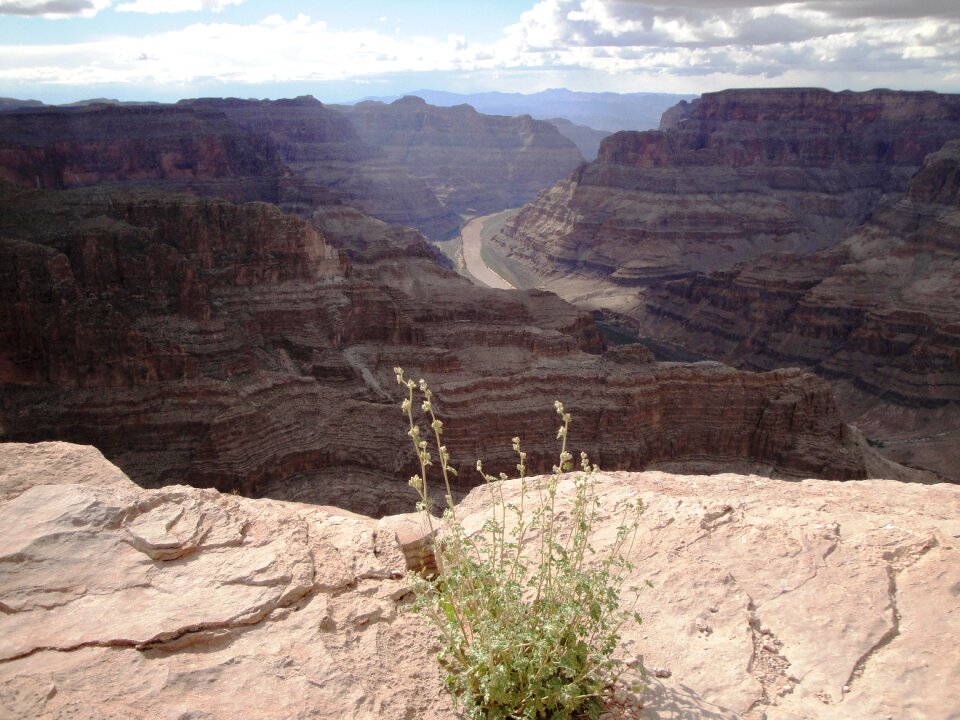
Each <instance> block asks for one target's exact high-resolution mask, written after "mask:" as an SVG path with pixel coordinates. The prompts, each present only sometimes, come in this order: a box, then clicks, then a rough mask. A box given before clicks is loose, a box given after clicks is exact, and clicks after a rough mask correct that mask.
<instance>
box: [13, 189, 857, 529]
mask: <svg viewBox="0 0 960 720" xmlns="http://www.w3.org/2000/svg"><path fill="white" fill-rule="evenodd" d="M603 351H604V342H603V339H602V337H601V336H600V334H599V332H598V330H597V327H596V326H595V325H594V323H593V322H592V320H591V319H590V317H589V316H588V315H585V314H583V313H582V312H581V311H578V310H576V309H575V308H573V307H572V306H570V305H568V304H567V303H565V302H563V301H561V300H560V299H559V298H557V297H556V296H555V295H553V294H551V293H547V292H543V291H524V292H511V291H493V290H487V289H483V288H478V287H475V286H473V285H472V284H470V283H469V282H468V281H467V280H465V279H463V278H461V277H459V276H457V275H455V274H454V273H452V272H451V271H448V270H445V269H444V268H443V267H441V266H440V265H438V264H437V263H436V261H435V259H434V255H433V251H432V250H431V248H430V247H429V245H428V244H427V243H426V242H425V241H424V240H423V238H422V236H420V235H418V234H416V233H414V232H413V231H410V230H404V229H402V228H397V227H393V226H387V225H384V224H383V223H380V222H378V221H376V220H373V219H370V218H366V217H365V216H363V215H361V214H359V213H357V212H356V211H354V210H351V209H349V208H346V207H342V206H341V207H337V208H333V209H331V210H330V211H329V212H327V211H318V212H317V213H316V214H315V216H314V218H313V224H312V225H310V224H307V223H306V222H304V221H303V220H300V219H299V218H296V217H294V216H290V215H286V214H284V213H282V212H281V211H280V210H278V209H277V208H276V207H274V206H271V205H267V204H264V203H253V204H248V205H241V206H235V205H231V204H229V203H226V202H223V201H212V200H205V199H201V198H197V197H193V196H176V195H166V194H161V193H157V192H155V191H134V190H126V191H123V192H117V191H115V190H111V191H109V192H108V191H106V190H104V189H102V188H96V187H95V188H86V189H80V190H71V191H63V192H53V193H51V192H40V191H26V190H20V189H16V188H12V187H10V186H7V187H6V188H5V190H4V192H3V202H2V203H0V390H2V391H0V431H2V433H3V437H4V438H5V439H8V440H18V441H34V440H42V439H66V440H71V441H75V442H82V443H88V444H93V445H96V446H97V447H99V448H101V449H102V450H103V451H104V452H105V453H106V455H107V456H108V457H109V458H110V459H111V460H113V461H114V462H116V463H117V464H118V465H120V466H121V467H122V468H123V469H124V471H126V472H127V473H128V474H129V475H130V476H131V477H133V478H134V479H135V480H136V481H137V482H139V483H141V484H142V485H144V486H148V487H156V486H159V485H166V484H173V483H189V484H192V485H197V486H214V487H217V488H220V489H221V490H239V491H241V492H243V493H244V494H252V495H257V494H261V495H262V494H267V495H270V496H273V497H280V498H294V499H303V500H310V501H313V502H319V503H321V504H333V503H336V504H338V505H341V506H343V507H349V508H351V509H356V510H362V511H364V512H366V513H368V514H382V513H386V512H395V511H397V509H398V508H402V507H407V506H408V505H409V502H410V497H411V493H412V491H411V490H410V489H409V488H407V487H406V484H405V482H404V481H403V478H406V477H409V476H410V474H412V472H413V463H412V460H413V458H412V457H411V456H410V454H409V453H408V452H407V450H408V448H407V444H408V439H407V438H406V437H405V435H404V427H403V422H402V417H401V415H400V413H399V409H398V406H397V403H398V401H399V392H398V388H397V387H396V384H395V379H394V375H393V367H394V366H396V365H401V366H403V367H405V368H407V370H408V371H409V372H410V373H411V374H412V375H414V376H423V377H426V378H427V379H428V380H429V381H430V382H431V384H432V385H433V386H434V388H435V390H437V391H438V393H439V394H440V398H441V400H439V401H438V408H439V410H440V411H441V414H442V416H443V417H444V420H445V421H446V422H447V423H448V428H449V431H448V432H449V443H448V444H449V446H450V449H451V452H452V453H453V456H454V458H456V460H457V461H458V462H459V463H461V464H462V466H461V469H462V470H463V472H462V478H463V480H462V484H461V486H460V490H462V491H465V490H467V489H468V488H469V487H470V486H472V485H473V483H474V480H473V477H474V475H475V473H474V472H472V471H471V468H472V466H473V464H474V462H475V460H476V459H477V457H478V456H482V457H484V458H485V460H487V461H488V463H489V465H490V468H491V469H494V470H499V469H505V470H506V469H509V468H511V467H512V466H513V465H514V462H515V461H514V460H513V459H512V458H511V457H510V456H509V453H510V450H509V448H510V443H509V439H510V437H512V436H513V435H514V434H516V433H517V432H521V431H522V432H523V434H524V436H525V442H526V444H527V445H528V447H527V450H528V451H529V453H530V463H529V464H530V466H531V467H532V468H539V469H546V468H549V467H550V466H551V465H552V462H553V460H552V456H553V454H554V447H553V445H554V443H553V440H552V438H553V436H554V434H555V428H553V417H552V403H553V401H554V400H555V399H562V400H564V401H565V402H566V403H567V405H568V406H569V407H570V409H571V411H572V412H573V413H574V414H575V415H577V417H579V418H582V419H583V420H582V422H581V424H580V425H578V427H577V430H576V433H577V437H578V438H579V442H581V443H583V447H584V449H586V450H588V451H590V452H591V453H592V454H593V455H594V456H595V457H596V458H597V459H598V461H600V462H602V463H604V465H605V466H606V467H608V468H611V469H637V468H642V467H647V466H650V465H651V464H656V463H666V462H672V463H679V464H680V465H678V467H686V466H689V467H696V468H700V469H703V468H706V469H709V470H711V471H716V470H718V469H722V468H730V467H740V466H741V465H742V466H743V467H747V468H754V469H762V470H763V471H765V472H766V471H769V472H775V473H781V474H785V475H793V476H796V475H810V474H814V475H820V476H823V477H830V478H836V479H847V478H856V477H864V476H865V475H866V474H867V473H868V466H867V458H866V456H865V455H864V452H863V450H862V449H861V448H860V447H859V446H858V445H857V443H856V442H855V438H853V437H851V436H850V434H849V433H848V432H847V431H846V429H845V428H844V426H843V424H842V423H841V422H840V421H839V418H838V416H837V414H836V409H835V405H834V401H833V398H832V396H831V394H830V391H829V388H828V386H827V385H826V383H824V382H823V381H819V380H816V379H814V378H812V377H811V376H809V375H805V374H803V373H799V372H794V371H776V372H772V373H766V374H760V375H755V374H749V373H741V372H736V371H733V370H729V369H726V368H723V367H721V366H718V365H709V364H707V365H702V364H700V365H697V364H693V365H689V364H686V365H685V364H664V365H657V364H654V363H652V362H651V361H650V358H649V357H648V356H647V355H646V354H643V353H637V352H636V351H631V350H629V349H627V350H620V351H611V352H608V353H606V354H603ZM684 464H686V465H684Z"/></svg>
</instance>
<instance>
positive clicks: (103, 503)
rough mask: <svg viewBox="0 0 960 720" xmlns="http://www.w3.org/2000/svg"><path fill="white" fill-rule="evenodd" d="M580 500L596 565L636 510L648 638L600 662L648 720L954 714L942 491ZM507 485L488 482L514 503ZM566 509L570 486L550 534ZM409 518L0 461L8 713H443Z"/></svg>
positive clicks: (39, 459)
mask: <svg viewBox="0 0 960 720" xmlns="http://www.w3.org/2000/svg"><path fill="white" fill-rule="evenodd" d="M598 483H599V488H600V490H601V493H600V496H599V500H600V506H599V508H598V520H597V522H596V524H595V526H594V533H593V535H592V537H591V541H590V542H591V545H592V546H594V547H596V548H597V549H598V551H600V552H602V551H603V550H604V549H605V548H607V547H609V546H610V544H611V542H612V541H613V538H614V537H615V535H616V532H617V528H616V525H617V519H618V517H619V514H620V508H621V507H622V503H624V502H625V501H631V502H633V501H636V500H637V499H638V498H639V499H640V500H642V501H643V504H644V506H645V508H646V510H645V512H644V514H643V515H642V516H641V518H640V531H639V532H640V535H639V537H638V541H637V542H636V543H635V544H634V545H633V546H632V549H631V553H630V555H629V560H631V561H632V563H633V565H634V570H633V575H632V576H631V577H630V578H629V580H628V582H627V583H626V584H627V586H633V585H636V586H639V587H640V588H642V589H641V590H640V591H639V594H638V595H637V596H636V600H637V604H636V605H635V606H633V608H632V609H635V610H638V611H639V612H640V613H641V614H642V616H643V624H642V625H636V624H635V623H633V622H630V623H628V624H626V625H625V626H624V627H623V628H622V631H621V641H620V647H619V650H618V654H619V656H620V657H622V658H624V659H632V658H636V657H637V656H641V657H642V658H643V661H644V663H645V664H646V666H647V667H648V668H649V669H650V670H651V671H653V672H652V674H651V676H650V677H649V678H648V679H647V685H648V688H647V690H646V692H644V693H643V694H642V695H641V696H640V701H641V703H642V705H643V707H642V710H641V711H640V713H639V718H641V720H656V719H658V718H659V719H660V720H663V719H664V718H678V719H679V718H698V719H703V718H710V719H712V720H734V718H742V719H743V720H759V719H760V718H766V719H767V720H800V719H803V720H876V719H877V718H890V717H892V718H901V717H916V718H952V717H956V716H957V715H958V714H960V698H958V696H957V694H956V692H955V687H954V685H955V683H954V682H953V680H954V679H955V678H956V677H957V675H958V673H960V651H958V648H957V644H956V637H957V634H958V633H960V616H958V613H957V609H956V594H957V587H958V586H960V574H958V573H960V562H958V557H957V554H958V547H957V538H958V536H960V521H958V519H957V518H958V517H960V490H958V488H956V487H951V486H947V485H938V486H921V485H916V484H907V485H904V484H900V483H895V482H891V481H883V480H868V481H852V482H847V483H831V482H826V481H821V480H803V481H802V482H796V483H785V482H781V481H777V480H770V479H767V478H760V477H755V476H741V475H732V474H725V475H721V476H718V477H703V476H680V475H671V474H665V473H661V472H646V473H643V474H631V473H603V474H601V475H600V476H599V479H598ZM518 491H519V488H518V485H517V484H516V483H507V484H505V485H504V493H505V496H506V498H507V501H508V502H509V501H511V500H514V501H515V499H516V498H517V496H518ZM527 501H528V502H531V501H532V498H531V497H528V498H527ZM571 502H572V483H571V482H570V481H569V480H564V481H562V482H561V483H560V485H559V491H558V497H557V501H556V506H557V507H558V508H559V509H561V514H560V522H561V523H563V522H566V521H567V520H564V518H565V517H567V518H568V516H566V515H564V513H563V512H562V510H563V509H564V508H567V507H569V505H570V504H571ZM487 503H488V500H487V491H486V490H485V489H483V490H478V491H475V492H474V493H472V494H471V495H469V496H468V497H467V499H466V500H465V501H464V502H463V503H461V504H460V506H459V507H458V515H459V516H460V517H461V518H462V519H463V522H464V523H465V525H466V526H467V527H468V528H469V529H473V528H476V527H479V525H480V524H481V523H482V522H483V521H484V520H485V519H486V518H487V516H488V506H487ZM413 521H414V520H413V519H412V518H410V517H409V516H408V517H406V518H397V517H388V518H383V519H381V520H379V521H377V520H372V519H370V518H366V517H362V516H359V515H353V514H351V513H347V512H344V511H342V510H336V509H334V508H321V507H316V506H310V505H301V504H298V503H286V502H276V501H272V500H265V499H259V500H252V499H248V498H242V497H236V496H232V495H229V494H226V495H221V494H219V493H217V492H216V491H213V490H209V489H208V490H197V489H194V488H190V487H185V486H174V487H168V488H162V489H158V490H143V489H141V488H138V487H137V486H136V485H134V484H133V483H131V482H130V481H129V480H127V478H125V477H124V476H123V474H122V473H121V472H120V471H119V470H118V469H117V468H116V467H114V466H112V465H110V464H109V463H108V462H106V461H105V460H104V458H103V457H102V456H101V455H100V453H98V452H97V451H96V450H95V449H93V448H90V447H78V446H75V445H68V444H66V443H41V444H36V445H21V444H16V443H4V444H0V522H2V527H3V528H4V532H3V533H2V535H0V607H2V608H3V612H2V613H0V708H2V710H0V713H3V714H4V716H5V717H31V718H63V717H76V718H94V717H96V718H107V717H109V718H113V717H116V718H120V717H122V718H130V719H132V720H141V719H142V720H153V719H154V718H167V717H177V718H186V717H204V718H209V719H210V720H234V719H235V718H239V717H251V718H265V719H273V718H276V719H277V720H281V719H282V720H289V718H300V717H313V718H330V719H331V720H333V719H334V718H336V719H337V720H341V719H343V718H347V719H350V720H367V719H368V718H383V719H384V720H405V719H407V718H411V717H416V718H424V719H425V720H441V718H450V717H453V715H454V713H453V711H452V709H451V708H450V704H449V700H448V698H447V697H446V695H445V693H444V691H443V683H442V678H441V671H440V668H439V666H438V665H437V664H436V661H435V659H434V658H433V657H432V652H433V651H434V650H435V646H436V643H435V642H434V640H433V632H434V631H433V630H432V629H431V628H430V627H428V626H427V625H426V623H425V621H424V619H423V618H422V617H421V616H420V615H418V614H416V613H413V612H409V603H410V600H411V593H410V590H409V585H408V580H407V579H406V578H405V577H404V575H405V569H406V568H405V564H404V558H403V555H402V554H401V552H400V549H399V547H398V545H397V535H396V530H397V528H398V527H402V526H403V524H409V523H411V522H413ZM644 581H647V583H649V585H647V584H646V583H645V582H644ZM636 592H637V591H636V589H635V588H634V589H633V590H629V589H627V590H624V594H623V595H622V596H621V601H622V602H624V603H625V604H629V603H632V602H633V600H634V593H636ZM633 675H634V674H631V679H634V677H633Z"/></svg>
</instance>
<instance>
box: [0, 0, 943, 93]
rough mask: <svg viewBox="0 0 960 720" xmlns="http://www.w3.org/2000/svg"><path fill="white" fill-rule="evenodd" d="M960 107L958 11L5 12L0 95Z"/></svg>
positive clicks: (0, 33) (454, 0) (463, 5)
mask: <svg viewBox="0 0 960 720" xmlns="http://www.w3.org/2000/svg"><path fill="white" fill-rule="evenodd" d="M791 86H793V87H795V86H815V87H826V88H829V89H831V90H845V89H849V90H868V89H871V88H878V87H883V88H892V89H898V90H937V91H941V92H960V0H799V1H797V2H791V3H781V2H776V0H675V1H674V2H670V3H666V2H663V0H446V1H437V0H390V1H386V0H335V1H333V2H330V1H327V0H324V1H318V2H295V1H294V0H0V96H5V97H16V98H21V99H27V98H32V99H37V100H42V101H44V102H48V103H62V102H72V101H76V100H81V99H85V98H93V97H108V98H117V99H120V100H160V101H174V100H178V99H180V98H185V97H201V96H206V97H210V96H213V97H224V96H235V97H257V98H278V97H292V96H296V95H305V94H312V95H314V96H315V97H317V98H318V99H320V100H322V101H325V102H349V101H352V100H357V99H360V98H362V97H366V96H381V95H395V94H401V93H404V92H408V91H411V90H415V89H419V88H430V89H437V90H449V91H453V92H462V93H472V92H481V91H489V90H500V91H504V92H523V93H532V92H538V91H540V90H545V89H548V88H555V87H566V88H569V89H571V90H580V91H612V92H676V93H701V92H708V91H713V90H721V89H724V88H729V87H791Z"/></svg>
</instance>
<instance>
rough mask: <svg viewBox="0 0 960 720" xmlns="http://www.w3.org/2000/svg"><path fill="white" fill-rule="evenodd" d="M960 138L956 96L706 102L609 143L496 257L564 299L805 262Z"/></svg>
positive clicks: (546, 198)
mask: <svg viewBox="0 0 960 720" xmlns="http://www.w3.org/2000/svg"><path fill="white" fill-rule="evenodd" d="M955 137H960V95H938V94H935V93H908V92H891V91H880V90H877V91H871V92H865V93H851V92H844V93H832V92H828V91H826V90H813V89H781V90H727V91H723V92H719V93H707V94H705V95H703V97H702V98H701V99H700V100H695V101H693V102H692V103H689V104H685V105H684V106H682V107H681V108H680V110H679V111H678V112H674V113H671V114H670V115H669V116H668V118H667V121H666V122H665V129H663V130H660V131H649V132H620V133H616V134H614V135H611V136H610V137H608V138H606V139H605V140H604V141H603V143H602V144H601V147H600V153H599V156H598V157H597V160H596V161H595V162H593V163H591V164H589V165H587V166H586V167H585V168H583V169H581V170H578V171H577V172H576V173H574V174H573V175H572V176H571V177H569V178H568V179H565V180H563V181H561V182H560V183H558V184H557V185H555V186H554V187H552V188H551V189H549V190H546V191H544V192H543V193H541V195H540V196H539V197H538V198H537V200H536V201H535V202H533V203H531V204H530V205H528V206H527V207H526V208H524V209H523V210H522V211H521V212H520V213H519V214H518V215H517V216H516V218H515V219H514V221H513V222H512V223H511V224H508V225H507V226H506V227H505V228H504V230H503V231H502V232H501V234H500V235H499V236H497V237H496V238H495V239H494V241H493V243H494V249H496V250H497V251H499V252H500V253H502V254H504V255H506V256H507V257H508V259H509V260H511V261H513V262H516V263H518V264H520V265H521V266H522V268H523V270H524V271H525V272H528V273H530V274H532V275H534V276H537V277H539V278H540V279H541V280H542V281H543V282H546V283H548V284H549V286H550V287H555V288H556V289H557V290H558V291H559V292H561V294H564V295H565V296H567V297H571V296H574V295H583V294H587V293H592V294H594V295H595V294H597V293H603V292H605V291H606V292H609V293H615V292H616V287H617V286H619V285H643V284H646V283H648V282H650V281H651V280H657V279H664V278H670V277H676V276H679V275H683V274H686V273H689V272H692V271H711V270H721V269H727V268H729V267H731V266H732V265H734V264H735V263H737V262H741V261H743V260H746V259H748V258H750V257H753V256H755V255H757V254H759V253H761V252H765V251H772V250H776V251H790V252H801V253H809V252H812V251H815V250H818V249H822V248H826V247H830V246H832V245H834V244H836V243H837V242H839V241H840V240H841V239H843V237H844V236H845V235H846V234H848V233H849V232H850V231H851V230H852V229H853V228H855V227H856V226H857V225H859V224H860V223H861V222H863V221H864V220H865V219H866V218H867V217H868V216H869V214H870V213H871V212H872V211H873V209H874V208H875V207H876V206H877V204H878V202H879V200H880V199H881V198H883V197H884V196H885V195H887V194H890V193H900V192H903V190H904V189H905V188H906V185H907V182H908V180H909V178H910V177H911V176H912V175H913V173H914V172H916V170H917V169H918V168H919V167H920V165H921V163H922V162H923V158H924V157H925V156H926V155H927V154H928V153H931V152H934V151H936V150H939V149H940V147H941V146H942V145H943V143H944V142H946V141H947V140H949V139H951V138H955ZM570 276H574V277H573V278H572V279H571V278H570ZM578 279H579V280H581V282H578ZM590 288H592V290H591V289H590Z"/></svg>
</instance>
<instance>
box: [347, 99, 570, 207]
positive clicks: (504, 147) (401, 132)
mask: <svg viewBox="0 0 960 720" xmlns="http://www.w3.org/2000/svg"><path fill="white" fill-rule="evenodd" d="M342 110H343V111H344V112H345V113H346V114H347V116H348V117H349V118H350V120H351V122H352V123H353V126H354V127H355V128H356V130H357V133H358V134H359V135H360V137H361V138H362V139H363V141H364V142H366V143H368V144H370V145H375V146H377V147H380V148H383V150H384V151H385V152H386V154H387V156H388V157H389V158H390V159H392V160H394V161H395V162H397V163H398V164H400V165H401V166H403V168H404V169H405V170H407V172H409V173H410V174H411V175H413V176H414V177H417V178H421V179H422V180H423V181H424V182H426V183H427V185H428V186H429V187H430V189H431V190H433V192H434V193H435V194H436V196H437V197H438V198H440V200H441V201H442V202H443V204H444V205H445V206H446V207H448V208H449V209H451V210H453V211H454V212H456V213H458V214H466V215H484V214H487V213H492V212H496V211H498V210H502V209H504V208H508V207H517V206H519V205H523V204H524V203H525V202H528V201H530V200H533V198H534V197H535V196H536V194H537V193H538V192H539V191H540V190H542V189H543V188H545V187H548V186H550V185H552V184H553V183H555V182H557V181H558V180H560V179H561V178H563V177H565V176H566V175H568V174H569V173H570V171H572V170H573V169H574V168H576V167H577V166H578V165H579V164H580V163H582V162H583V157H582V156H581V155H580V152H579V150H577V147H576V146H575V145H574V144H573V142H571V141H570V140H568V139H567V138H565V137H564V136H562V135H561V134H560V133H559V132H558V131H557V129H556V128H555V127H554V126H553V125H551V124H550V123H548V122H545V121H543V120H534V119H533V118H531V117H530V116H529V115H522V116H519V117H502V116H496V115H481V114H480V113H478V112H477V111H476V110H474V109H473V108H472V107H470V106H469V105H457V106H455V107H449V108H443V107H436V106H434V105H428V104H427V103H426V102H424V101H423V100H422V99H420V98H418V97H404V98H402V99H400V100H397V101H395V102H392V103H390V104H389V105H385V104H384V103H380V102H362V103H358V104H356V105H353V106H350V107H343V108H342Z"/></svg>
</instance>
